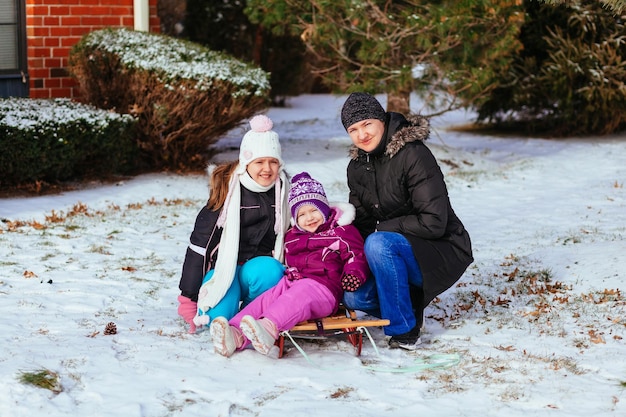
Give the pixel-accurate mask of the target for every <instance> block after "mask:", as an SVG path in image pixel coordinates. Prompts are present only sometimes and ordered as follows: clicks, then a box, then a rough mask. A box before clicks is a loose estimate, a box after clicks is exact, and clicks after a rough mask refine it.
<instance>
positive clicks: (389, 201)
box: [347, 112, 473, 305]
mask: <svg viewBox="0 0 626 417" xmlns="http://www.w3.org/2000/svg"><path fill="white" fill-rule="evenodd" d="M429 134H430V125H429V122H428V119H426V118H424V117H422V116H415V117H414V118H413V119H411V120H407V119H406V118H405V117H404V116H403V115H401V114H399V113H393V112H388V113H387V115H386V121H385V132H384V134H383V137H382V139H381V142H380V144H379V146H378V147H377V148H376V149H375V150H373V151H372V152H370V153H366V152H364V151H362V150H360V149H358V148H357V147H356V146H355V145H353V146H352V147H351V149H350V158H351V159H350V162H349V164H348V168H347V176H348V187H349V189H350V197H349V201H350V203H351V204H352V205H354V207H355V208H356V219H355V221H354V225H355V226H356V227H357V228H358V229H359V232H360V233H361V235H362V236H363V238H364V239H365V238H367V236H369V235H370V234H371V233H374V232H375V231H388V232H397V233H400V234H402V235H403V236H404V237H406V238H407V240H408V241H409V242H410V243H411V246H412V248H413V253H414V254H415V258H416V259H417V262H418V264H419V265H420V269H421V271H422V276H423V283H424V284H423V285H424V286H423V297H424V299H423V302H424V305H427V304H428V303H430V302H431V301H432V300H433V299H434V298H435V297H436V296H437V295H439V294H441V293H442V292H444V291H445V290H447V289H448V288H450V287H451V286H452V285H453V284H454V283H455V282H456V281H458V279H459V278H460V277H461V276H462V275H463V273H464V272H465V270H466V269H467V267H468V266H469V265H470V264H471V263H472V262H473V257H472V247H471V241H470V237H469V234H468V232H467V231H466V230H465V227H464V226H463V224H462V223H461V220H459V218H458V217H457V216H456V214H455V213H454V210H453V209H452V206H451V204H450V199H449V198H448V190H447V187H446V184H445V181H444V177H443V173H442V172H441V169H440V167H439V165H438V164H437V161H436V160H435V157H434V156H433V154H432V152H431V151H430V149H428V147H427V146H426V145H425V144H424V142H423V141H425V140H426V139H428V136H429Z"/></svg>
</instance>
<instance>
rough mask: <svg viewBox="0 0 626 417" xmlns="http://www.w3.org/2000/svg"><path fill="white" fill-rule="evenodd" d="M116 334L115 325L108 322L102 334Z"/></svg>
mask: <svg viewBox="0 0 626 417" xmlns="http://www.w3.org/2000/svg"><path fill="white" fill-rule="evenodd" d="M116 333H117V326H116V325H115V323H113V322H110V323H109V324H107V326H106V327H105V328H104V334H105V335H107V334H116Z"/></svg>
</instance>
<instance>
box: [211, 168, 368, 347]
mask: <svg viewBox="0 0 626 417" xmlns="http://www.w3.org/2000/svg"><path fill="white" fill-rule="evenodd" d="M289 208H290V210H291V215H292V217H293V220H292V223H295V225H294V226H293V227H292V228H291V229H289V231H288V232H287V234H286V235H285V263H286V264H287V269H286V271H285V275H284V276H283V277H282V279H281V280H280V281H279V282H278V284H276V286H274V287H273V288H271V289H269V290H267V291H266V292H265V293H263V294H262V295H260V296H259V297H257V298H256V299H255V300H254V301H252V302H251V303H250V304H248V305H247V306H246V307H244V308H243V309H242V310H241V311H240V312H239V313H237V314H236V315H235V316H234V317H233V318H232V319H230V320H227V319H226V318H225V317H216V318H214V319H213V321H212V322H211V327H210V331H211V336H212V338H213V345H214V347H215V351H216V352H217V353H219V354H220V355H223V356H226V357H228V356H231V355H232V354H233V353H234V352H235V350H238V349H239V350H241V349H244V348H245V347H247V346H248V345H249V344H250V343H252V346H253V347H254V349H255V350H256V351H257V352H259V353H262V354H264V355H267V354H269V353H270V350H271V349H272V347H273V346H274V343H275V342H276V339H277V338H278V336H279V333H280V332H281V331H284V330H289V329H291V328H292V327H293V326H295V325H296V324H297V323H299V322H301V321H303V320H311V319H317V318H322V317H326V316H328V315H330V314H332V313H335V312H336V311H337V308H338V307H339V302H340V300H341V298H342V296H343V291H344V290H345V291H355V290H356V289H357V288H359V287H360V286H361V284H362V283H364V282H365V280H366V278H367V276H368V274H369V268H368V266H367V261H366V259H365V256H364V252H363V238H362V237H361V235H360V234H359V232H358V231H357V229H356V228H355V227H354V226H353V225H352V224H351V223H352V220H353V219H354V211H355V210H354V207H353V206H352V205H350V204H343V205H340V206H339V205H338V206H335V207H332V208H331V207H329V204H328V200H327V198H326V194H325V192H324V188H323V186H322V184H321V183H319V182H318V181H316V180H314V179H312V178H311V177H310V176H309V174H308V173H306V172H302V173H300V174H297V175H295V176H294V177H293V179H292V182H291V189H290V191H289Z"/></svg>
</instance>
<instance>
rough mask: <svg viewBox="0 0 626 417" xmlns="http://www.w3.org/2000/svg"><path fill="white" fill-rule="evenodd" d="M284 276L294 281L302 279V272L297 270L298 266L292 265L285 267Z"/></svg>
mask: <svg viewBox="0 0 626 417" xmlns="http://www.w3.org/2000/svg"><path fill="white" fill-rule="evenodd" d="M285 276H286V277H287V279H288V280H289V281H296V280H298V279H302V274H301V273H300V271H298V268H296V267H293V266H291V267H289V268H287V269H285Z"/></svg>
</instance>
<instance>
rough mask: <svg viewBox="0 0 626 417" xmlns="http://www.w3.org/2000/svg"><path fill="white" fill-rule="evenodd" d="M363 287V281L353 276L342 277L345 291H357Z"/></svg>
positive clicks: (342, 285)
mask: <svg viewBox="0 0 626 417" xmlns="http://www.w3.org/2000/svg"><path fill="white" fill-rule="evenodd" d="M360 286H361V280H359V278H358V277H356V276H355V275H352V274H345V275H344V276H343V277H341V287H342V288H343V290H344V291H349V292H352V291H356V290H358V289H359V287H360Z"/></svg>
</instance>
